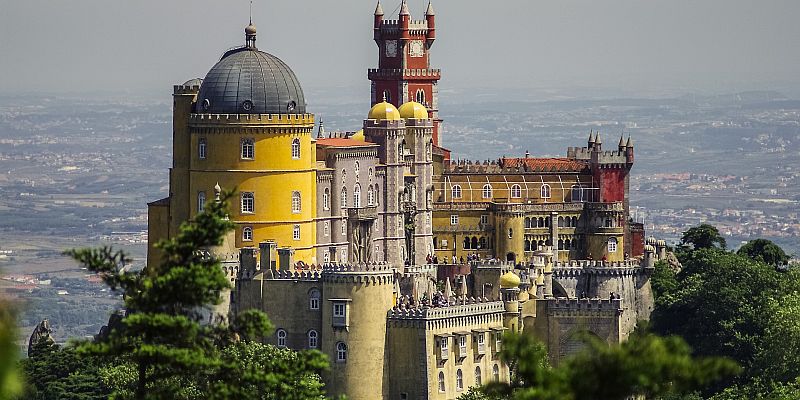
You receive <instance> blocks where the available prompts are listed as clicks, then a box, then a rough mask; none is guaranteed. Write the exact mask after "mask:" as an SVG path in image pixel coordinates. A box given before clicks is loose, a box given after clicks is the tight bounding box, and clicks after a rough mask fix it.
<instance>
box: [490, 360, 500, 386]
mask: <svg viewBox="0 0 800 400" xmlns="http://www.w3.org/2000/svg"><path fill="white" fill-rule="evenodd" d="M492 379H494V381H495V382H499V381H500V367H498V366H497V364H495V365H494V366H492Z"/></svg>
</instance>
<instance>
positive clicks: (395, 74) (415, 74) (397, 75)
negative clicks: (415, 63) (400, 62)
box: [367, 68, 441, 80]
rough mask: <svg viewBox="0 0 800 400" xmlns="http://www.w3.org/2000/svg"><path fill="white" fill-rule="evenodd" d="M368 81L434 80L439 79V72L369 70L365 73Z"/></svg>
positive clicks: (432, 70) (414, 69)
mask: <svg viewBox="0 0 800 400" xmlns="http://www.w3.org/2000/svg"><path fill="white" fill-rule="evenodd" d="M367 77H369V79H370V80H381V79H405V80H414V79H425V80H428V79H434V80H438V79H440V78H441V70H440V69H436V68H380V69H377V68H370V69H369V70H368V72H367Z"/></svg>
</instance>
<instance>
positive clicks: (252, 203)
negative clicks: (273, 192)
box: [241, 192, 256, 214]
mask: <svg viewBox="0 0 800 400" xmlns="http://www.w3.org/2000/svg"><path fill="white" fill-rule="evenodd" d="M241 196H242V197H241V206H242V207H241V212H242V214H255V212H256V195H255V193H254V192H242V195H241Z"/></svg>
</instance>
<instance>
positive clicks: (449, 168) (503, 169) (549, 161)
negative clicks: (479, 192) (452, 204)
mask: <svg viewBox="0 0 800 400" xmlns="http://www.w3.org/2000/svg"><path fill="white" fill-rule="evenodd" d="M444 169H445V172H446V173H451V174H476V173H477V174H518V173H523V172H525V173H529V172H538V173H561V172H579V173H580V172H588V164H587V163H586V162H583V161H576V160H572V159H568V158H529V157H527V158H500V159H498V160H484V161H472V160H456V161H451V162H449V163H445V164H444Z"/></svg>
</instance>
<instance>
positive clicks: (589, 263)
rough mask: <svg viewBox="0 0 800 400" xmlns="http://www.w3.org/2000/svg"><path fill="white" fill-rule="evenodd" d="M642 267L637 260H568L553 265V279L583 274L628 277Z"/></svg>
mask: <svg viewBox="0 0 800 400" xmlns="http://www.w3.org/2000/svg"><path fill="white" fill-rule="evenodd" d="M642 269H643V266H642V265H641V263H640V262H639V260H625V261H598V260H570V261H559V262H556V263H554V264H553V277H555V278H566V277H577V276H581V275H584V274H590V275H615V276H629V275H635V274H637V273H639V272H641V271H642Z"/></svg>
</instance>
